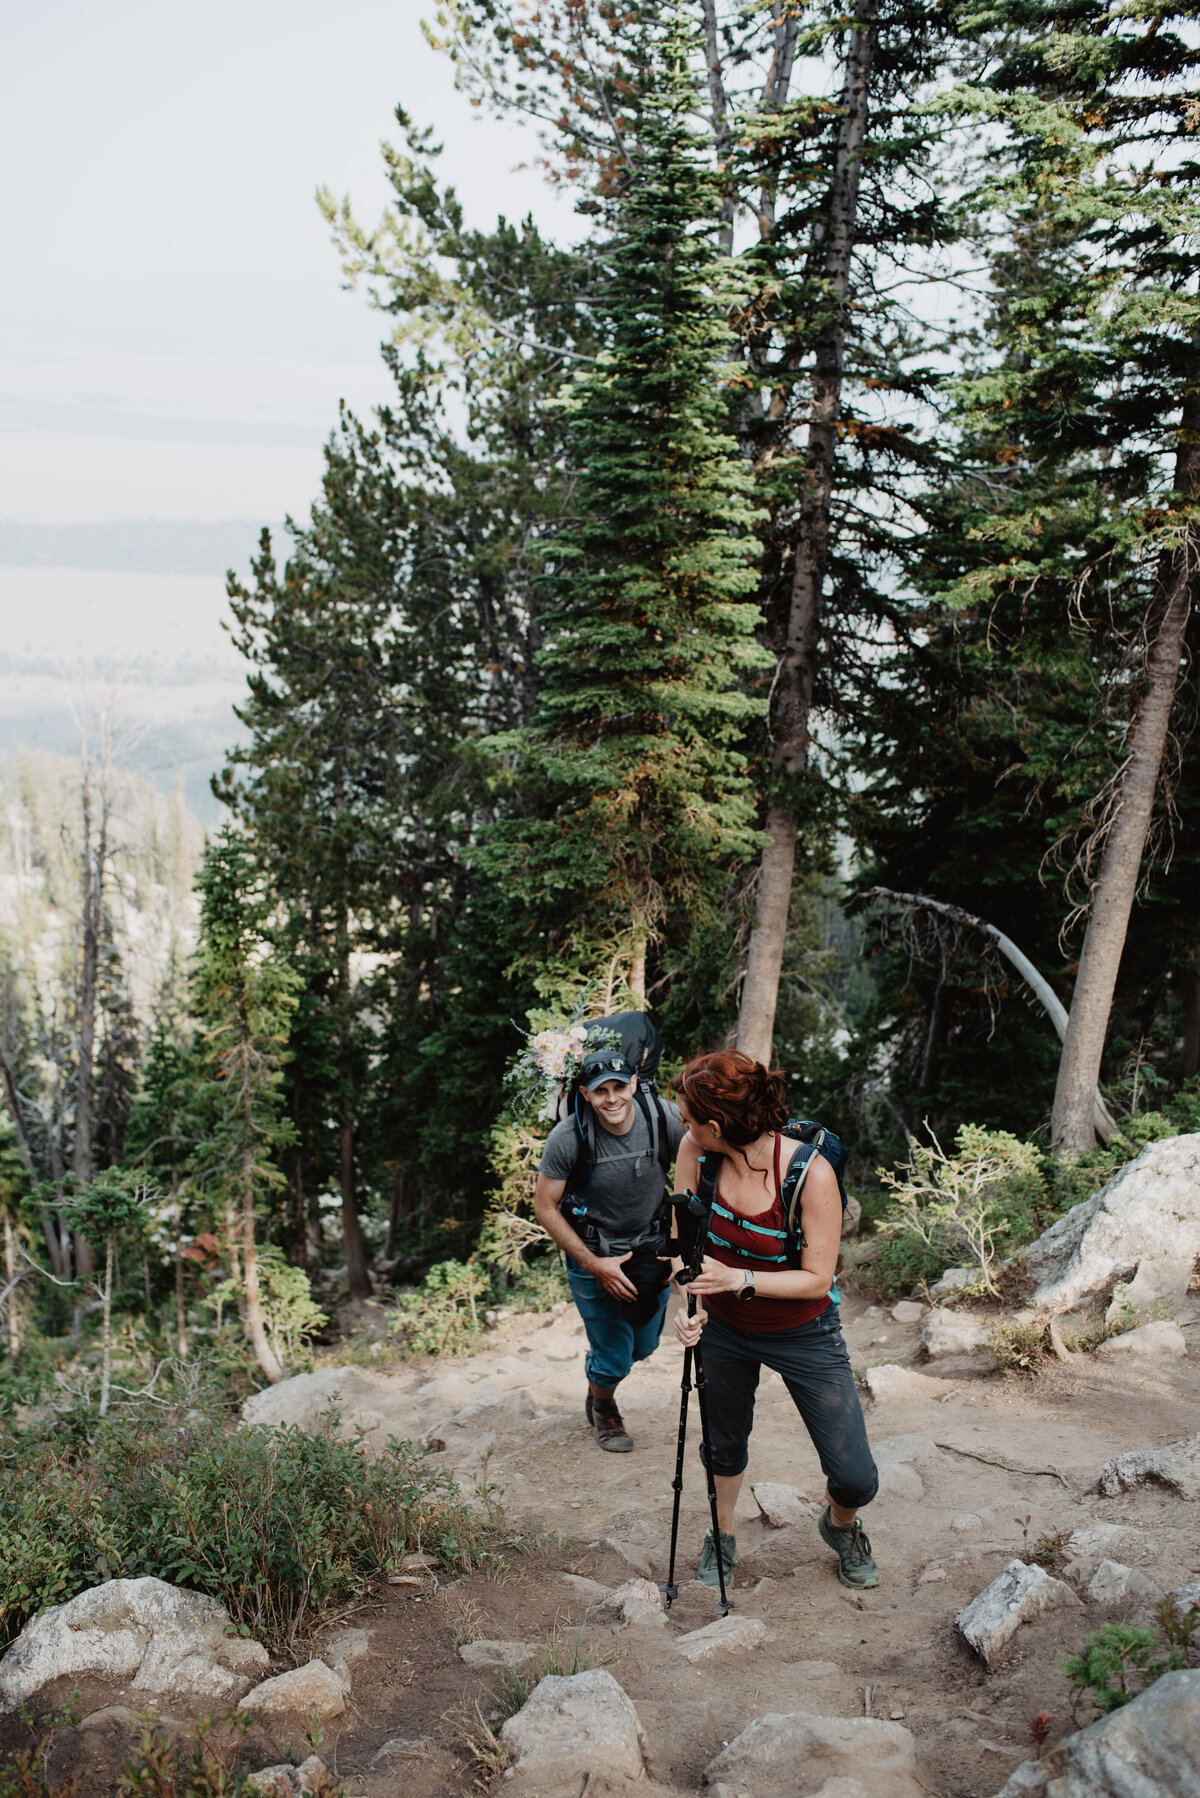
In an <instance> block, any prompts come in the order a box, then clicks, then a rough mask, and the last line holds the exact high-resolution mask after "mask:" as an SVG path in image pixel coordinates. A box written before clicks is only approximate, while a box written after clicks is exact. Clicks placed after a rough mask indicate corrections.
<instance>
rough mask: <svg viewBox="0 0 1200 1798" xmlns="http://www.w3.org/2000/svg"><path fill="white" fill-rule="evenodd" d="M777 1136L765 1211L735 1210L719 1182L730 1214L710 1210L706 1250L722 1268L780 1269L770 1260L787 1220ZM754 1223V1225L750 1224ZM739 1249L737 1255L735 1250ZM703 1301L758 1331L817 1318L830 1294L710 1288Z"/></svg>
mask: <svg viewBox="0 0 1200 1798" xmlns="http://www.w3.org/2000/svg"><path fill="white" fill-rule="evenodd" d="M782 1142H783V1138H782V1137H781V1136H776V1138H775V1197H774V1200H773V1201H772V1203H771V1206H770V1208H769V1209H768V1210H766V1211H760V1212H758V1213H757V1214H756V1215H755V1216H754V1217H747V1215H746V1213H745V1212H744V1211H738V1210H737V1209H736V1208H735V1207H734V1206H733V1205H731V1204H730V1203H729V1201H728V1199H723V1198H722V1197H721V1189H720V1184H719V1183H718V1186H717V1202H718V1204H719V1205H721V1207H722V1208H723V1210H725V1211H726V1212H727V1213H728V1214H729V1215H728V1216H726V1217H721V1216H719V1215H718V1214H717V1213H716V1212H715V1211H714V1212H713V1215H712V1218H711V1221H710V1223H709V1234H708V1245H707V1247H706V1249H705V1253H706V1254H707V1255H709V1256H711V1258H712V1259H713V1260H714V1261H719V1262H721V1264H722V1265H723V1266H724V1267H749V1268H753V1270H754V1272H755V1273H764V1274H767V1273H780V1272H781V1271H784V1270H783V1269H782V1268H781V1264H780V1262H779V1261H778V1260H777V1259H773V1256H774V1255H775V1252H776V1250H778V1249H780V1248H781V1247H782V1232H783V1230H784V1228H785V1225H786V1219H785V1218H784V1215H783V1185H782V1180H781V1177H780V1175H781V1169H780V1146H781V1144H782ZM755 1225H757V1229H756V1228H754V1227H753V1226H755ZM764 1230H778V1231H779V1232H780V1233H781V1234H780V1236H764V1235H763V1234H762V1232H763V1231H764ZM737 1249H741V1250H742V1251H743V1252H742V1253H741V1254H740V1255H739V1254H736V1253H735V1252H734V1251H735V1250H737ZM704 1303H705V1306H706V1307H707V1308H708V1310H709V1311H711V1312H712V1313H713V1315H714V1316H715V1317H719V1318H720V1319H721V1320H722V1322H724V1323H727V1324H733V1325H734V1327H735V1328H736V1329H739V1330H749V1331H751V1332H754V1331H761V1330H794V1329H795V1328H796V1327H797V1326H798V1325H799V1324H806V1323H809V1322H811V1320H812V1319H813V1318H814V1317H820V1315H821V1313H822V1311H825V1310H827V1309H828V1306H829V1304H830V1299H829V1295H828V1293H826V1294H825V1295H824V1296H823V1297H821V1298H819V1299H768V1298H761V1297H760V1296H759V1295H758V1294H757V1293H756V1294H755V1296H754V1297H753V1298H752V1299H740V1298H738V1296H737V1294H736V1293H734V1292H710V1293H706V1294H705V1298H704Z"/></svg>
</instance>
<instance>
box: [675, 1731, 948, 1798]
mask: <svg viewBox="0 0 1200 1798" xmlns="http://www.w3.org/2000/svg"><path fill="white" fill-rule="evenodd" d="M705 1778H706V1779H707V1780H708V1782H709V1783H710V1785H716V1784H717V1783H718V1782H722V1783H724V1784H726V1785H727V1786H730V1787H732V1788H733V1789H734V1790H735V1791H736V1790H739V1789H741V1790H743V1791H748V1792H753V1794H754V1798H816V1795H817V1794H823V1798H852V1794H854V1788H856V1787H857V1788H858V1790H859V1791H861V1792H863V1793H865V1794H868V1795H869V1798H926V1788H925V1786H924V1785H923V1784H922V1783H921V1780H920V1778H919V1777H918V1774H917V1761H916V1753H915V1750H914V1746H913V1739H912V1736H911V1734H910V1733H909V1731H908V1730H907V1729H905V1728H904V1726H903V1724H900V1723H884V1722H882V1721H879V1720H877V1719H875V1718H873V1717H814V1716H810V1715H808V1713H807V1712H804V1711H791V1712H786V1713H779V1712H769V1713H768V1714H767V1715H766V1716H763V1717H756V1718H755V1719H754V1721H753V1723H750V1724H748V1725H747V1727H746V1728H745V1729H744V1730H743V1731H742V1733H741V1734H740V1735H739V1736H737V1737H735V1738H734V1740H733V1741H732V1742H730V1744H729V1746H728V1747H727V1748H723V1749H722V1751H721V1753H720V1754H718V1755H717V1757H716V1759H715V1760H712V1761H710V1762H709V1764H708V1767H707V1768H706V1770H705ZM854 1798H856V1794H854Z"/></svg>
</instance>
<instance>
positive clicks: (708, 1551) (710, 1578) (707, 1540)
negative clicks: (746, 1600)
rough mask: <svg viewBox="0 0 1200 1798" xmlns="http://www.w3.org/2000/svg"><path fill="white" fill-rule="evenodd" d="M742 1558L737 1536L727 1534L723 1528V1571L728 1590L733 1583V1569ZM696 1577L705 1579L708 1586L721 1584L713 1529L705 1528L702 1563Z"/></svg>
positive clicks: (701, 1551)
mask: <svg viewBox="0 0 1200 1798" xmlns="http://www.w3.org/2000/svg"><path fill="white" fill-rule="evenodd" d="M740 1560H741V1556H740V1555H739V1554H738V1545H737V1537H736V1536H727V1535H726V1534H725V1531H724V1530H722V1531H721V1572H722V1573H723V1574H724V1575H725V1590H726V1591H727V1592H728V1591H729V1589H730V1587H731V1586H732V1585H733V1570H734V1568H735V1567H736V1566H737V1564H738V1562H739V1561H740ZM696 1578H697V1579H698V1580H703V1581H704V1584H705V1585H706V1586H714V1587H719V1586H720V1584H721V1582H720V1580H719V1578H718V1577H717V1551H716V1548H715V1547H714V1545H713V1533H712V1531H711V1530H705V1532H704V1547H703V1548H702V1549H701V1550H700V1565H699V1567H697V1569H696Z"/></svg>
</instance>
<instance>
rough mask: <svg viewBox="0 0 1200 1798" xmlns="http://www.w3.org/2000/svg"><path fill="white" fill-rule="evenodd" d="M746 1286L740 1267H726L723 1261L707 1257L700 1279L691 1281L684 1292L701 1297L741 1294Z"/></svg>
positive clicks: (701, 1267)
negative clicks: (710, 1294)
mask: <svg viewBox="0 0 1200 1798" xmlns="http://www.w3.org/2000/svg"><path fill="white" fill-rule="evenodd" d="M744 1284H745V1279H744V1275H743V1272H742V1269H741V1268H740V1267H726V1265H725V1263H724V1262H723V1261H713V1260H712V1259H711V1258H710V1257H709V1256H708V1255H706V1256H705V1257H704V1259H703V1261H702V1262H701V1263H700V1273H699V1277H698V1278H697V1279H695V1280H692V1281H690V1282H689V1283H688V1285H686V1286H685V1287H684V1289H683V1290H684V1291H685V1292H694V1293H695V1294H696V1295H697V1297H701V1296H703V1294H704V1293H706V1292H740V1291H741V1290H742V1287H743V1285H744Z"/></svg>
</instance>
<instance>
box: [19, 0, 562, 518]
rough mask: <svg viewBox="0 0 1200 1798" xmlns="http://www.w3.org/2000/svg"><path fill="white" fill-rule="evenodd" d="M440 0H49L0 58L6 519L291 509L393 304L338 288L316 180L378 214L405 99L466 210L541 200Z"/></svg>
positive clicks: (375, 394)
mask: <svg viewBox="0 0 1200 1798" xmlns="http://www.w3.org/2000/svg"><path fill="white" fill-rule="evenodd" d="M427 11H432V0H430V4H428V5H427V4H426V0H388V3H386V4H385V3H384V0H340V4H338V5H336V6H332V5H330V4H328V0H322V3H320V4H318V0H237V3H236V4H235V3H234V0H206V4H205V5H203V6H201V7H184V6H180V5H171V4H166V5H164V4H162V0H154V3H151V0H106V4H104V5H99V6H98V5H96V4H95V0H89V3H87V4H84V3H83V0H38V4H37V5H30V6H25V7H21V8H16V7H12V8H9V10H8V16H7V20H6V29H5V54H4V58H3V62H2V66H0V167H3V169H4V170H5V206H4V211H5V224H6V236H7V254H6V255H5V257H4V270H3V272H2V273H0V518H7V519H13V520H19V521H22V522H26V523H44V524H55V523H59V524H64V523H83V522H89V521H94V520H103V519H117V518H124V519H128V518H163V519H165V518H197V519H220V518H263V519H274V518H278V517H280V516H281V515H282V513H283V512H284V511H285V510H289V509H290V510H293V511H295V510H303V508H304V507H305V505H306V504H307V501H308V500H309V498H310V497H311V495H312V493H313V491H314V489H315V484H316V480H317V476H318V473H319V468H320V445H321V442H322V439H323V438H324V436H325V434H326V432H327V431H328V429H329V427H330V425H331V423H332V422H333V420H334V417H335V414H336V406H337V401H338V399H339V397H342V396H345V397H346V398H348V399H350V400H351V401H352V403H353V404H355V405H356V406H357V407H360V408H362V407H365V406H367V405H369V403H370V402H371V401H372V400H373V399H376V398H379V397H381V396H382V394H383V392H384V383H383V377H382V371H381V369H380V366H379V362H378V355H377V347H376V346H377V344H378V341H379V338H380V336H381V335H382V333H383V329H384V321H383V319H382V318H381V317H380V315H378V314H373V313H372V312H370V311H369V309H368V308H367V306H366V304H365V301H364V299H363V298H362V297H361V296H357V295H350V294H346V293H344V292H342V291H341V289H340V285H339V283H340V273H339V269H338V265H337V258H336V254H335V252H334V250H333V248H332V246H331V244H330V243H329V240H328V235H327V232H326V228H325V225H324V223H323V221H322V220H321V218H320V215H319V214H318V212H317V209H316V206H315V205H314V203H313V192H314V189H315V188H316V187H317V185H318V184H320V183H325V184H327V185H328V186H330V187H332V188H333V189H334V191H335V192H336V193H338V194H341V193H343V192H349V193H350V194H351V195H352V197H353V199H354V202H355V206H356V209H357V210H358V212H359V214H360V216H362V217H363V218H364V219H367V220H371V219H373V218H374V217H375V216H376V214H377V213H378V212H379V211H380V210H381V208H382V206H383V204H384V202H385V199H386V195H387V189H386V186H385V184H384V181H383V178H382V174H381V166H380V158H379V150H378V146H379V141H380V139H381V138H384V137H388V136H393V137H394V136H395V135H396V126H395V121H394V118H393V116H392V115H393V109H394V107H395V105H396V104H397V102H400V103H402V104H403V105H404V106H405V107H406V108H407V109H408V110H409V111H410V112H411V113H412V114H413V115H414V117H415V118H417V119H418V120H420V121H421V122H422V123H429V124H432V125H433V126H434V127H435V128H436V130H437V132H438V133H439V135H440V137H441V138H442V141H443V142H444V143H445V146H446V153H445V156H444V158H443V167H444V168H445V170H446V173H447V174H448V175H449V176H450V178H452V179H453V180H454V181H455V182H456V184H457V185H458V187H459V190H460V192H461V193H462V195H463V198H464V200H465V202H466V205H467V209H468V216H469V217H473V218H475V219H477V220H479V221H481V222H482V221H484V220H487V219H490V218H492V217H494V215H495V214H496V213H497V212H500V211H504V212H507V213H508V214H510V215H512V214H514V213H520V212H523V211H525V210H527V209H529V208H530V207H532V208H533V209H534V210H535V211H536V212H537V214H538V216H539V218H540V219H542V220H543V221H545V222H546V223H547V224H548V225H550V226H552V227H553V228H556V229H562V230H563V231H566V232H570V231H572V230H573V228H574V226H575V221H574V219H573V217H572V214H571V212H570V210H569V207H568V206H567V205H566V203H564V202H563V201H561V200H558V199H557V198H556V197H555V196H554V195H553V194H552V193H551V192H550V191H549V190H548V189H547V188H546V186H545V184H544V183H543V182H542V180H541V179H540V177H539V176H538V175H537V174H536V173H535V172H533V171H531V170H528V171H524V172H521V173H514V172H512V171H513V168H514V165H515V164H516V163H518V162H519V161H521V160H522V159H523V158H524V157H528V156H529V155H530V154H531V153H532V152H533V151H534V145H533V143H532V141H531V139H530V138H529V136H528V134H526V133H525V132H524V131H522V130H521V129H520V128H519V127H516V126H508V125H505V124H501V123H499V122H496V121H493V120H489V119H486V118H482V117H480V116H479V115H478V114H477V113H475V111H474V110H473V109H472V108H471V106H470V105H469V103H468V102H467V101H466V100H465V99H464V98H463V97H462V96H461V95H459V94H457V93H456V92H455V91H454V85H453V79H452V76H451V71H450V68H449V65H448V63H447V62H446V61H445V59H443V58H442V57H440V56H438V55H437V54H436V53H435V52H433V51H432V50H430V49H429V47H428V45H427V44H426V43H425V41H424V39H423V37H422V35H421V30H420V19H421V16H422V14H423V13H424V12H427Z"/></svg>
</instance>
